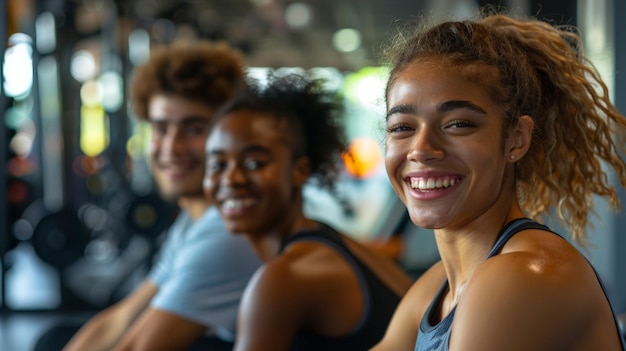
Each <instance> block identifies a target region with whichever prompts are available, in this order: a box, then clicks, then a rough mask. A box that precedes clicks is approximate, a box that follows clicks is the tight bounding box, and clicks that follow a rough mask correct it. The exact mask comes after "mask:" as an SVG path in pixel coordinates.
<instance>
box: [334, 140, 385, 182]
mask: <svg viewBox="0 0 626 351" xmlns="http://www.w3.org/2000/svg"><path fill="white" fill-rule="evenodd" d="M342 159H343V163H344V164H345V166H346V169H347V171H348V173H349V174H350V175H352V176H354V177H356V178H367V177H369V176H370V175H372V174H373V173H374V172H375V171H376V170H377V169H378V167H379V166H380V164H381V162H382V160H383V155H382V152H381V150H380V146H379V145H378V142H377V141H376V140H374V139H372V138H367V137H362V138H356V139H354V140H352V141H351V142H350V145H349V146H348V152H346V153H344V154H343V156H342Z"/></svg>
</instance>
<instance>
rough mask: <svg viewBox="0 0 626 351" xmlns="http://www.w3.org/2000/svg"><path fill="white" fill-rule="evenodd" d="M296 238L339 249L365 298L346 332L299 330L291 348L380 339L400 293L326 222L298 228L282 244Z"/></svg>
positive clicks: (369, 343) (345, 348)
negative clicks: (358, 315)
mask: <svg viewBox="0 0 626 351" xmlns="http://www.w3.org/2000/svg"><path fill="white" fill-rule="evenodd" d="M296 241H315V242H319V243H322V244H324V245H327V246H329V247H331V248H332V249H334V250H335V251H336V252H337V253H339V254H340V255H341V256H342V257H343V258H344V259H345V260H346V261H347V262H348V264H350V266H352V268H353V270H354V272H355V274H356V276H357V278H358V280H359V285H360V286H361V293H362V294H363V299H364V304H365V305H364V308H363V316H362V317H361V320H360V321H359V323H358V324H357V326H356V327H355V328H354V330H352V332H350V333H349V334H347V335H345V336H341V337H327V336H324V335H319V334H315V333H312V332H310V331H307V330H300V331H298V332H297V333H296V335H295V336H294V339H293V342H292V344H291V347H290V348H289V350H290V351H296V350H297V351H305V350H324V351H333V350H342V351H352V350H354V351H359V350H369V349H370V348H372V347H373V346H374V345H375V344H376V343H378V341H380V340H381V339H382V337H383V335H384V333H385V331H386V329H387V325H388V324H389V321H390V320H391V316H392V315H393V313H394V311H395V309H396V306H397V305H398V303H399V302H400V299H401V296H398V295H397V294H396V293H394V292H393V291H392V290H391V289H390V288H389V287H388V286H386V285H385V284H384V283H383V282H382V281H381V280H380V279H379V278H378V277H377V276H376V275H375V274H374V273H373V272H372V271H371V270H370V269H369V268H368V267H367V266H366V265H365V264H364V263H363V262H361V260H360V259H359V258H358V257H357V256H356V255H354V254H353V253H352V252H351V251H350V249H349V248H348V247H347V246H346V244H345V243H344V241H343V239H342V238H341V235H340V234H339V233H338V232H336V231H335V230H334V229H332V228H330V227H329V226H327V225H325V224H322V225H321V226H320V227H319V228H315V229H312V230H306V231H301V232H299V233H296V234H295V235H293V236H291V237H289V238H288V239H287V241H286V242H284V243H283V245H282V247H281V250H280V251H281V252H282V251H283V250H284V248H285V247H286V246H287V245H289V244H291V243H293V242H296Z"/></svg>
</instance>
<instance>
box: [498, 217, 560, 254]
mask: <svg viewBox="0 0 626 351" xmlns="http://www.w3.org/2000/svg"><path fill="white" fill-rule="evenodd" d="M526 229H541V230H545V231H549V232H552V231H551V230H550V228H548V227H546V226H545V225H543V224H539V223H537V222H535V221H533V220H532V219H530V218H516V219H514V220H512V221H511V222H509V223H507V224H506V225H505V226H504V228H502V233H500V236H499V237H498V240H496V243H495V244H494V245H493V247H492V248H491V251H489V254H488V255H487V258H489V257H493V256H494V255H495V254H496V253H498V251H500V250H501V249H502V247H503V246H504V244H506V242H507V241H508V240H509V239H510V238H511V237H512V236H513V235H515V234H517V233H518V232H520V231H522V230H526Z"/></svg>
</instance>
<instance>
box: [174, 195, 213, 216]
mask: <svg viewBox="0 0 626 351" xmlns="http://www.w3.org/2000/svg"><path fill="white" fill-rule="evenodd" d="M178 206H180V208H182V209H183V210H185V211H187V212H188V213H189V215H190V216H191V218H193V219H194V220H197V219H198V218H200V217H202V214H203V213H204V212H205V211H206V210H207V209H208V208H209V207H210V206H211V203H210V202H209V201H207V199H206V198H204V197H203V196H198V197H181V198H180V199H178Z"/></svg>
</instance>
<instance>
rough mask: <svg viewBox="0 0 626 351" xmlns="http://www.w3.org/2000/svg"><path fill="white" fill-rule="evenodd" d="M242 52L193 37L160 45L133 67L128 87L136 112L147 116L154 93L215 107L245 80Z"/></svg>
mask: <svg viewBox="0 0 626 351" xmlns="http://www.w3.org/2000/svg"><path fill="white" fill-rule="evenodd" d="M244 75H245V73H244V60H243V55H242V54H241V53H240V52H239V51H237V50H236V49H234V48H232V47H231V46H229V45H228V44H227V43H225V42H210V41H196V42H185V43H174V44H170V45H163V46H159V47H157V48H155V49H154V50H152V52H151V54H150V59H149V60H148V62H147V63H146V64H144V65H143V66H140V67H138V68H137V69H136V70H135V74H134V77H133V80H132V85H131V89H130V97H131V106H132V109H133V112H134V114H135V116H136V117H137V118H139V119H142V120H147V119H148V106H149V103H150V99H151V98H152V97H153V96H154V95H157V94H166V95H175V96H182V97H185V98H187V99H191V100H195V101H199V102H202V103H204V104H206V105H208V106H210V107H211V108H213V109H214V110H217V109H218V108H219V107H220V106H221V105H222V104H224V103H225V102H226V101H228V99H230V98H231V97H232V95H233V94H234V92H235V91H236V90H237V88H238V87H239V86H240V85H242V84H243V82H244Z"/></svg>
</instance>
